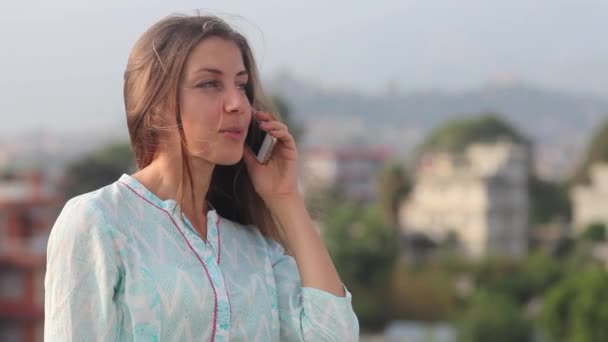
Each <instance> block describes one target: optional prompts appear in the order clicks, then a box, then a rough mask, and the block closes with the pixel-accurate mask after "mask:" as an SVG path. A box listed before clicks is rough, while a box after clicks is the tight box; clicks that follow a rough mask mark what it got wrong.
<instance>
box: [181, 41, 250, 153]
mask: <svg viewBox="0 0 608 342" xmlns="http://www.w3.org/2000/svg"><path fill="white" fill-rule="evenodd" d="M247 82H248V73H247V70H245V66H244V64H243V58H242V56H241V50H240V49H239V48H238V47H237V45H236V44H235V43H234V42H232V41H228V40H224V39H222V38H219V37H210V38H207V39H204V40H202V41H201V42H200V43H198V45H197V46H195V47H194V49H193V50H192V51H191V53H190V55H189V56H188V58H187V59H186V64H185V66H184V74H183V76H182V84H181V88H180V91H179V103H180V110H181V118H182V125H183V128H184V135H185V137H186V141H187V143H188V148H189V150H190V153H191V155H192V156H193V157H194V158H201V159H204V160H207V161H209V162H211V163H213V164H219V165H233V164H236V163H237V162H239V161H240V160H241V158H242V157H243V148H244V141H245V138H246V136H247V128H248V127H249V122H250V121H251V115H252V114H251V106H250V103H249V100H248V99H247V96H246V94H245V85H246V84H247Z"/></svg>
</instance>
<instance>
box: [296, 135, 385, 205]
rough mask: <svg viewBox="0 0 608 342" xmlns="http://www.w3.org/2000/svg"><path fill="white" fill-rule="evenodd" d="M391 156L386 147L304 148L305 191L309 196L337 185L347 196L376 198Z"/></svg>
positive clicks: (303, 182)
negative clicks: (381, 178) (386, 164)
mask: <svg viewBox="0 0 608 342" xmlns="http://www.w3.org/2000/svg"><path fill="white" fill-rule="evenodd" d="M389 157H390V152H389V150H388V149H387V148H370V147H361V148H358V147H348V148H336V149H329V148H328V149H309V150H305V151H304V152H303V156H302V164H301V172H300V175H301V179H300V182H301V186H302V190H303V192H304V193H305V194H306V195H307V196H309V195H311V194H315V193H319V192H321V191H323V190H327V189H329V188H332V187H334V186H338V187H339V188H340V189H341V190H342V191H343V192H344V195H346V197H347V198H348V199H352V200H355V201H373V200H375V199H376V198H377V195H378V182H377V179H378V173H379V172H380V170H381V169H382V167H383V166H384V165H385V163H386V162H387V161H388V159H389Z"/></svg>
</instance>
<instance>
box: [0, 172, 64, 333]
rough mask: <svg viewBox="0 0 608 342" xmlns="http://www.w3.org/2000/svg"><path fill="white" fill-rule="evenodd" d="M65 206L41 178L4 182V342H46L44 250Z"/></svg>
mask: <svg viewBox="0 0 608 342" xmlns="http://www.w3.org/2000/svg"><path fill="white" fill-rule="evenodd" d="M62 205H63V198H62V197H61V196H59V195H58V193H57V192H56V191H55V190H54V189H53V188H52V187H51V186H49V182H47V180H45V179H44V178H43V176H42V174H41V173H38V172H33V173H31V174H27V175H24V176H16V177H10V178H5V179H2V180H0V341H4V342H12V341H19V342H22V341H24V342H33V341H42V340H43V327H44V272H45V266H46V244H47V241H48V235H49V232H50V229H51V227H52V224H53V223H54V222H55V219H56V218H57V215H58V214H59V211H60V210H61V206H62Z"/></svg>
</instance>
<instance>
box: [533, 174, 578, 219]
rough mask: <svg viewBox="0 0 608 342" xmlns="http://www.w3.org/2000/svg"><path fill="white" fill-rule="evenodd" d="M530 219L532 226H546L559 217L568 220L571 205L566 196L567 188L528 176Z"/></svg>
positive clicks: (563, 185)
mask: <svg viewBox="0 0 608 342" xmlns="http://www.w3.org/2000/svg"><path fill="white" fill-rule="evenodd" d="M529 194H530V203H531V209H530V219H531V222H532V224H546V223H550V222H552V221H553V220H554V219H556V218H558V217H561V218H562V219H565V220H568V219H570V217H571V212H572V205H571V203H570V197H569V195H568V188H567V185H565V184H560V183H556V182H552V181H548V180H543V179H540V178H538V177H537V176H535V175H531V176H530V180H529Z"/></svg>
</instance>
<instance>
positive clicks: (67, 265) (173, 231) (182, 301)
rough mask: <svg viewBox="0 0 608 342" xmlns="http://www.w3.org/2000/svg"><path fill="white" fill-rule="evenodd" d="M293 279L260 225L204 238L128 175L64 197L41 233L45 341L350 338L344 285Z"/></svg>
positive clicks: (211, 221)
mask: <svg viewBox="0 0 608 342" xmlns="http://www.w3.org/2000/svg"><path fill="white" fill-rule="evenodd" d="M345 291H346V296H345V297H338V296H334V295H332V294H330V293H327V292H324V291H322V290H318V289H314V288H309V287H303V286H302V285H301V283H300V278H299V273H298V270H297V268H296V263H295V260H294V259H293V257H291V256H288V255H286V254H285V253H284V250H283V249H282V247H281V246H280V245H279V244H278V243H277V242H275V241H273V240H271V239H269V238H265V237H264V236H262V234H261V233H260V232H259V230H258V229H256V228H255V227H252V226H243V225H240V224H238V223H235V222H231V221H229V220H226V219H223V218H221V217H219V215H218V214H217V212H215V211H214V210H211V211H209V212H208V214H207V239H206V240H205V239H203V238H201V236H200V235H199V234H198V233H197V231H196V230H195V229H194V227H193V226H192V224H191V223H190V221H189V220H188V219H187V218H186V217H185V216H183V215H180V214H179V208H178V205H177V203H176V202H175V201H174V200H161V199H160V198H158V197H157V196H156V195H154V194H153V193H152V192H151V191H149V190H148V189H146V188H145V187H144V186H143V185H142V184H141V183H139V182H138V181H137V180H136V179H135V178H133V177H131V176H128V175H122V176H121V177H120V179H119V180H118V181H116V182H114V183H113V184H111V185H108V186H106V187H104V188H101V189H99V190H97V191H94V192H91V193H88V194H84V195H81V196H78V197H75V198H73V199H71V200H70V201H68V203H67V204H66V205H65V207H64V208H63V210H62V212H61V214H60V215H59V217H58V219H57V221H56V223H55V225H54V226H53V229H52V230H51V235H50V238H49V242H48V251H47V273H46V277H45V327H44V337H45V341H146V342H149V341H315V342H316V341H340V342H342V341H357V340H358V338H359V336H358V334H359V324H358V320H357V317H356V315H355V313H354V312H353V309H352V306H351V294H350V293H349V292H348V290H346V289H345Z"/></svg>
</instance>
